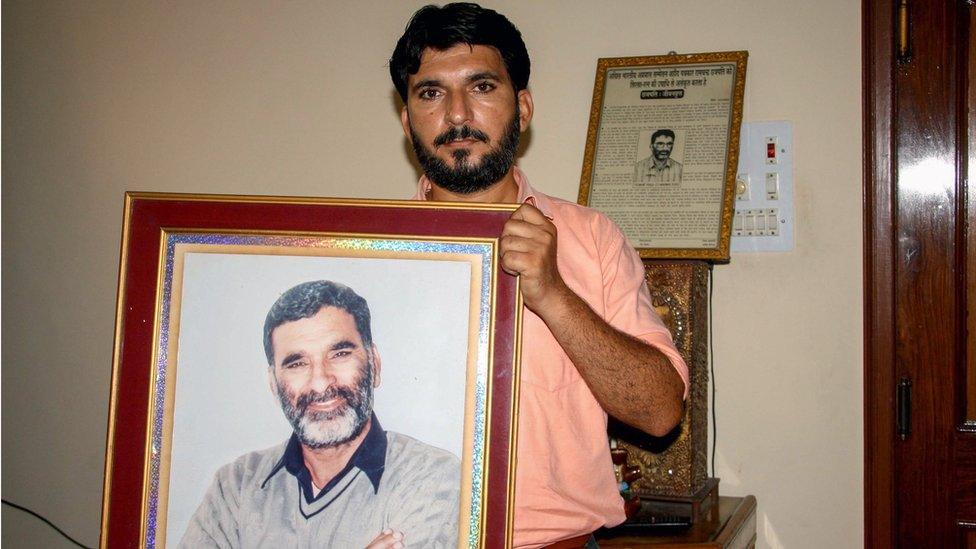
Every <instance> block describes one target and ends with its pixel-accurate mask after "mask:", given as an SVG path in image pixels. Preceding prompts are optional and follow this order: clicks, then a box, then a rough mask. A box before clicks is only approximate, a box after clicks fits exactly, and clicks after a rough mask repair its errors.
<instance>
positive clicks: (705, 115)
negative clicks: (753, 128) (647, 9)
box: [577, 51, 748, 262]
mask: <svg viewBox="0 0 976 549" xmlns="http://www.w3.org/2000/svg"><path fill="white" fill-rule="evenodd" d="M747 59H748V52H746V51H730V52H714V53H696V54H685V55H677V54H669V55H660V56H646V57H617V58H602V59H599V61H598V63H597V70H596V79H595V83H594V85H593V101H592V104H591V108H590V121H589V128H588V130H587V135H586V151H585V154H584V157H583V168H582V174H581V176H580V190H579V197H578V200H577V201H578V202H579V203H580V204H583V205H586V206H591V207H593V208H596V209H598V210H600V211H602V212H603V213H605V214H606V215H607V216H609V217H610V218H611V219H613V220H614V221H615V222H617V224H618V225H620V226H621V229H623V231H624V234H625V235H626V236H627V237H628V239H629V240H630V242H631V244H632V245H633V246H634V247H635V248H636V249H637V251H638V253H640V256H641V257H643V258H657V259H704V260H709V261H713V262H727V261H728V260H729V244H730V240H731V234H732V216H733V213H734V206H733V204H734V200H735V179H736V171H737V168H738V156H739V131H740V127H741V125H742V105H743V95H744V91H745V76H746V61H747ZM608 81H609V82H612V84H611V85H610V86H609V88H610V90H609V92H608ZM614 83H615V84H616V85H613V84H614ZM634 92H636V95H635V93H634ZM723 127H724V129H725V131H724V132H722V131H721V130H722V129H723ZM660 129H666V130H671V133H672V134H675V136H674V137H672V138H671V139H672V142H671V146H672V149H670V150H668V154H669V155H670V154H671V153H677V152H678V151H679V150H680V151H681V153H682V154H681V156H682V160H683V162H684V164H685V166H684V168H682V164H681V163H678V162H677V161H675V160H674V159H673V158H670V156H669V157H667V158H666V159H665V160H666V161H667V163H668V164H667V165H668V167H669V168H670V167H671V166H676V169H672V170H669V172H670V175H668V176H661V177H654V178H653V179H649V180H644V178H642V176H641V175H640V170H641V167H640V166H641V162H644V163H647V162H648V161H653V156H654V155H653V153H652V154H651V157H650V158H647V159H645V160H640V157H641V154H642V153H644V151H646V150H647V149H648V148H650V145H651V143H650V141H651V139H650V136H651V135H653V134H654V133H655V132H656V130H660ZM601 137H602V138H603V139H604V141H603V142H601ZM634 145H637V146H636V147H635V146H634ZM689 158H691V159H693V161H691V162H689ZM648 165H649V164H648ZM720 165H721V168H720V169H719V166H720ZM682 169H683V170H684V178H683V179H682ZM598 171H599V174H598V173H597V172H598ZM658 173H663V172H658ZM594 194H596V196H594ZM665 228H666V229H667V232H666V233H665V232H664V231H663V230H662V229H665ZM665 235H666V236H665Z"/></svg>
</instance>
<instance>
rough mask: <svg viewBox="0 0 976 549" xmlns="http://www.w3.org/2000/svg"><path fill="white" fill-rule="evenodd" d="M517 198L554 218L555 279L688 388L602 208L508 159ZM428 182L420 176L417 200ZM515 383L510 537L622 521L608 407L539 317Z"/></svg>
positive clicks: (526, 336)
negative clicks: (551, 187) (540, 183)
mask: <svg viewBox="0 0 976 549" xmlns="http://www.w3.org/2000/svg"><path fill="white" fill-rule="evenodd" d="M515 180H516V182H517V183H518V188H519V195H518V197H519V198H518V200H519V203H525V202H528V203H530V204H532V205H533V206H535V207H536V208H538V209H539V210H540V211H542V213H543V214H544V215H545V216H546V217H548V218H549V219H550V220H552V222H553V223H554V224H555V225H556V230H557V241H556V246H557V258H556V262H557V266H558V268H559V273H560V275H562V277H563V280H564V281H565V282H566V284H567V285H568V286H569V288H571V289H572V290H573V291H574V292H576V294H578V295H579V296H580V297H581V298H582V299H583V300H584V301H586V303H587V304H589V306H590V307H591V308H592V309H593V310H594V311H595V312H596V313H597V314H598V315H599V316H600V317H601V318H603V319H604V320H605V321H606V322H607V323H608V324H610V325H611V326H613V327H614V328H616V329H618V330H620V331H621V332H624V333H626V334H630V335H632V336H634V337H636V338H638V339H641V340H643V341H645V342H647V343H649V344H650V345H652V346H654V347H655V348H657V349H658V350H659V351H661V352H662V353H663V354H664V355H665V356H667V357H668V359H669V360H670V361H671V364H672V365H673V366H674V368H675V370H677V372H678V374H679V375H680V376H681V379H682V380H684V383H685V396H686V397H687V392H688V367H687V366H686V365H685V363H684V360H683V359H682V358H681V355H680V354H679V353H678V350H677V349H676V348H675V347H674V343H673V342H672V339H671V334H670V332H668V329H667V327H665V326H664V323H663V322H661V319H660V318H659V317H658V316H657V313H655V312H654V308H653V307H652V306H651V297H650V294H649V293H648V291H647V286H646V285H645V284H644V266H643V264H642V263H641V261H640V258H639V257H638V256H637V253H636V252H635V251H634V249H633V248H631V247H630V245H629V244H628V242H627V240H626V238H625V237H624V236H623V233H621V232H620V229H619V228H617V226H616V225H615V224H614V223H613V222H612V221H610V219H608V218H607V217H606V216H604V215H603V214H601V213H599V212H597V211H595V210H592V209H590V208H586V207H583V206H580V205H578V204H575V203H573V202H567V201H565V200H560V199H558V198H554V197H551V196H547V195H545V194H543V193H540V192H538V191H535V190H533V189H532V187H531V186H530V185H529V183H528V180H527V179H526V177H525V175H524V174H523V173H522V171H521V170H519V169H518V168H515ZM430 188H431V182H430V180H429V179H427V177H426V176H424V177H421V179H420V182H419V183H418V188H417V194H416V195H414V199H415V200H425V199H426V196H427V193H428V191H429V190H430ZM521 370H522V383H521V393H520V397H519V431H518V437H519V438H518V450H517V459H518V463H517V465H516V473H515V477H516V480H515V539H514V542H515V546H516V547H519V548H534V547H541V546H543V545H546V544H549V543H553V542H556V541H559V540H562V539H566V538H571V537H574V536H578V535H581V534H588V533H590V532H592V531H594V530H596V529H597V528H599V527H601V526H604V525H607V526H613V525H616V524H619V523H620V522H623V520H624V510H623V500H622V499H621V497H620V493H619V491H618V489H617V482H616V479H615V478H614V474H613V465H612V464H611V461H610V448H609V444H608V442H607V414H606V413H605V412H604V411H603V408H602V407H601V406H600V404H599V403H598V402H597V401H596V398H594V396H593V393H591V392H590V389H589V387H587V385H586V383H585V382H584V381H583V378H582V377H580V375H579V372H577V370H576V367H575V366H574V365H573V363H572V362H571V361H570V360H569V357H568V356H567V355H566V353H565V352H564V351H563V349H562V347H561V346H560V345H559V343H558V342H557V341H556V339H555V338H554V337H553V335H552V333H551V332H550V331H549V328H548V327H546V325H545V323H544V322H543V321H542V319H540V318H539V317H538V316H536V315H535V314H534V313H533V312H532V311H530V310H528V309H524V310H523V320H522V361H521Z"/></svg>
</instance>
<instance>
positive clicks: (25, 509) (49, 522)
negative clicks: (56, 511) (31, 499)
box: [0, 499, 93, 549]
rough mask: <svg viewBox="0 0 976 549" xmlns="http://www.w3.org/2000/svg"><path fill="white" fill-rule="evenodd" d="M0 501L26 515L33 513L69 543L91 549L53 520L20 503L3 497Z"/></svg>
mask: <svg viewBox="0 0 976 549" xmlns="http://www.w3.org/2000/svg"><path fill="white" fill-rule="evenodd" d="M0 502H3V504H4V505H9V506H11V507H13V508H14V509H20V510H21V511H23V512H25V513H27V514H28V515H34V516H35V517H37V518H39V519H41V520H42V521H43V522H44V524H47V525H48V526H50V527H51V528H54V529H55V530H56V531H57V533H59V534H61V535H62V536H64V537H65V538H67V540H68V541H70V542H71V543H73V544H75V545H77V546H78V547H83V548H84V549H93V548H91V547H88V546H87V545H82V544H81V543H79V542H78V540H76V539H75V538H73V537H71V536H69V535H68V534H67V533H66V532H65V531H64V530H62V529H60V528H58V527H57V526H55V525H54V523H53V522H51V521H49V520H47V519H46V518H44V517H42V516H41V515H39V514H37V513H35V512H34V511H31V510H30V509H28V508H26V507H23V506H21V505H17V504H16V503H13V502H10V501H7V500H5V499H0Z"/></svg>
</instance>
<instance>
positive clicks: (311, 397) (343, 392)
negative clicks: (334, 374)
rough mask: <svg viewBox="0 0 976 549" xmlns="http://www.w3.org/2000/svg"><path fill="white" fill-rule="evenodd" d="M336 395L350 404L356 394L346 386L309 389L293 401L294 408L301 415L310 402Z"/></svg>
mask: <svg viewBox="0 0 976 549" xmlns="http://www.w3.org/2000/svg"><path fill="white" fill-rule="evenodd" d="M336 397H342V399H343V400H345V401H346V403H347V404H352V403H354V402H356V400H357V398H358V397H357V396H356V394H355V393H354V392H353V391H351V390H349V389H348V388H346V387H329V388H328V389H326V390H324V391H309V392H307V393H305V394H303V395H302V396H300V397H298V400H297V401H296V402H295V408H297V409H298V411H299V413H300V414H301V415H304V414H305V412H306V411H308V407H309V406H311V405H312V404H316V403H321V402H328V401H330V400H332V399H333V398H336Z"/></svg>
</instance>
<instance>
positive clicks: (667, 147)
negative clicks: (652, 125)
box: [651, 135, 674, 161]
mask: <svg viewBox="0 0 976 549" xmlns="http://www.w3.org/2000/svg"><path fill="white" fill-rule="evenodd" d="M673 148H674V138H673V137H668V136H667V135H659V136H657V139H655V140H654V143H651V149H653V150H654V158H655V159H657V160H661V161H663V160H667V159H668V157H669V156H671V149H673Z"/></svg>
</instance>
